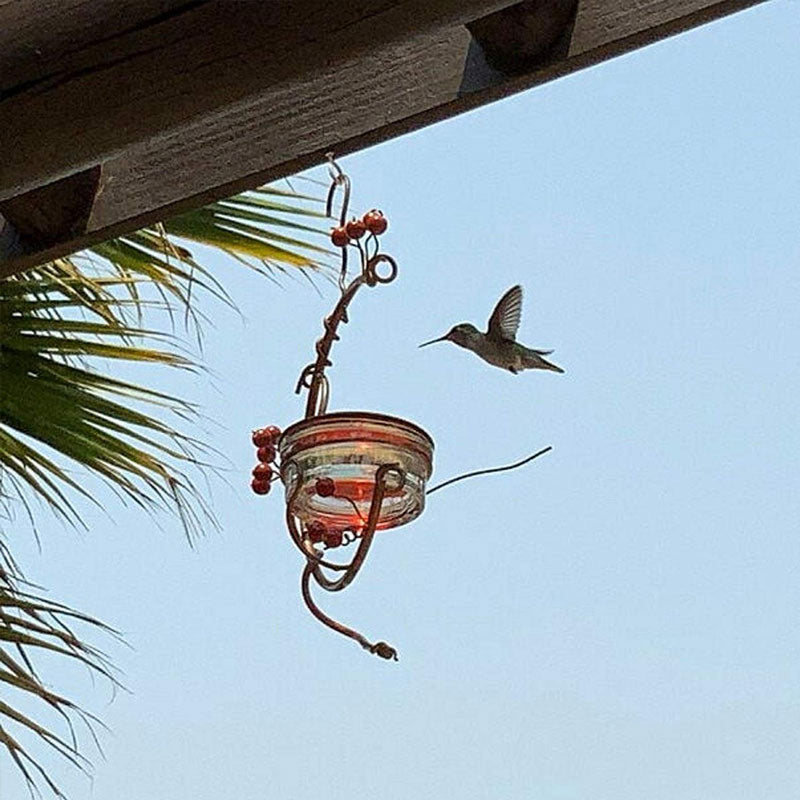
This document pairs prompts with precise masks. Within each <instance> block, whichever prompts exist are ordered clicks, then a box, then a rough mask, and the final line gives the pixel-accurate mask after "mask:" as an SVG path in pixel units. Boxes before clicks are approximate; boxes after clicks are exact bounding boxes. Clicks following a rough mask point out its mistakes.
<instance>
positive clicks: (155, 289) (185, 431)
mask: <svg viewBox="0 0 800 800" xmlns="http://www.w3.org/2000/svg"><path fill="white" fill-rule="evenodd" d="M321 207H322V203H321V201H319V200H316V199H315V198H310V197H304V196H302V195H299V194H296V193H294V192H292V191H287V190H285V189H282V188H280V187H264V188H263V189H260V190H257V191H255V192H248V193H245V194H243V195H239V196H237V197H235V198H231V199H230V200H226V201H221V202H218V203H214V204H212V205H211V206H208V207H207V208H203V209H198V210H197V211H192V212H188V213H186V214H182V215H180V216H178V217H176V218H174V219H172V220H169V221H167V222H165V223H163V224H159V225H155V226H153V227H151V228H146V229H144V230H141V231H137V232H135V233H132V234H130V235H126V236H123V237H120V238H118V239H115V240H112V241H109V242H106V243H104V244H101V245H97V246H96V247H94V248H92V249H91V250H89V251H85V252H83V253H79V254H76V255H75V256H72V257H70V258H62V259H59V260H57V261H54V262H52V263H49V264H46V265H43V266H41V267H38V268H36V269H33V270H30V271H28V272H26V273H24V274H22V275H20V276H16V277H14V278H9V279H6V280H3V281H0V686H4V687H7V688H10V689H13V690H14V691H16V692H21V693H23V694H24V695H26V696H28V697H32V698H36V699H38V700H39V701H41V703H43V704H44V706H46V707H48V708H49V709H51V710H53V711H55V712H57V715H58V716H59V717H61V719H62V720H63V721H64V722H65V723H66V725H67V732H68V736H67V737H62V736H59V735H58V734H56V733H54V732H53V731H52V730H51V729H50V728H49V727H48V726H47V725H45V724H42V723H41V722H38V721H36V720H34V719H33V718H32V717H31V716H30V715H26V714H23V713H22V712H20V711H19V710H18V709H16V708H14V707H12V706H11V705H10V703H9V702H7V701H6V700H5V699H2V700H0V745H1V746H2V747H0V752H2V751H3V749H4V750H5V752H6V753H7V754H8V755H9V756H10V758H11V760H12V761H13V763H14V764H15V765H16V766H17V767H18V768H19V770H20V771H21V772H22V775H23V776H24V779H25V782H26V783H27V785H28V787H29V789H30V790H31V793H33V792H37V791H38V789H39V788H40V787H42V788H44V787H46V788H47V789H49V790H50V791H51V792H52V793H54V794H55V795H56V796H60V794H59V790H58V788H57V787H56V785H55V784H54V783H53V781H52V780H51V778H50V777H49V776H48V774H47V772H46V770H45V769H44V768H43V767H42V765H41V763H40V761H39V760H38V757H37V756H36V755H34V754H32V753H31V752H29V749H26V747H25V746H24V745H23V744H22V738H20V735H19V734H20V733H23V734H25V735H27V736H28V737H30V736H33V737H34V738H37V737H38V739H39V740H40V741H41V742H43V743H44V744H45V745H47V746H48V747H49V748H51V749H53V750H54V751H55V752H57V753H59V754H60V755H61V756H63V757H65V758H67V759H68V760H69V761H71V762H72V763H73V764H75V765H76V766H77V767H79V768H81V769H85V768H86V767H87V766H88V764H87V762H86V761H85V759H84V757H83V756H82V755H81V754H80V752H79V748H78V742H77V738H76V736H75V733H74V731H73V724H74V721H75V720H76V719H80V720H83V721H84V722H86V723H87V724H88V725H89V727H90V729H91V722H92V718H91V717H89V716H88V715H87V714H85V712H83V711H81V710H80V709H78V708H77V707H76V706H75V705H74V704H73V703H71V702H70V701H69V700H68V699H67V698H65V697H62V696H60V695H58V694H56V693H54V692H52V691H51V690H50V689H48V688H46V687H45V685H44V684H43V683H42V681H41V680H40V679H39V677H38V675H37V674H36V672H35V670H34V668H33V661H34V660H35V655H36V653H37V652H43V651H48V652H51V653H55V654H57V655H60V656H63V657H65V658H68V659H72V660H77V661H80V662H83V663H84V664H86V665H87V666H88V667H89V668H90V669H91V670H93V671H94V672H96V673H99V674H101V675H103V676H104V677H106V678H108V679H109V680H112V681H114V676H113V672H112V670H111V668H110V666H109V664H108V662H107V661H106V660H105V659H104V657H103V656H102V654H100V653H99V652H97V651H96V650H94V649H93V648H92V647H91V646H90V645H88V644H86V643H84V642H83V641H81V640H80V639H79V638H78V637H77V636H76V635H75V634H73V633H72V631H71V630H70V629H69V628H68V627H67V626H66V624H65V623H66V621H69V620H73V621H75V622H79V623H81V624H84V625H88V626H90V627H94V628H101V629H102V628H103V627H104V626H103V625H102V624H101V623H99V622H98V621H97V620H95V619H93V618H91V617H88V616H85V615H81V614H79V613H77V612H74V611H71V610H70V609H68V608H66V607H64V606H61V605H58V604H56V603H52V602H48V601H46V600H44V599H42V598H41V597H39V596H36V595H32V594H28V593H27V592H26V591H25V590H24V582H23V581H22V579H21V577H20V576H19V574H18V572H16V571H15V568H14V564H13V560H12V559H11V554H10V553H9V551H8V549H7V546H6V545H5V544H4V541H3V533H4V531H3V528H2V525H3V521H4V520H5V521H8V522H12V523H13V522H14V521H15V520H16V518H17V516H18V514H19V512H20V511H22V512H23V513H24V514H25V515H26V516H27V518H28V520H29V522H30V524H31V525H32V526H33V528H34V532H35V531H36V527H35V524H36V514H35V513H34V506H33V505H32V503H31V501H32V500H33V499H37V500H39V501H42V502H43V503H44V504H45V506H47V507H49V508H50V509H51V510H52V511H53V512H54V513H55V514H56V515H57V516H59V517H61V518H62V519H64V520H66V521H68V522H69V523H71V524H75V525H80V524H82V523H81V516H80V505H79V504H77V503H76V499H78V498H83V499H85V500H89V501H91V502H96V501H94V500H93V499H92V497H91V495H90V494H89V493H88V491H87V490H86V489H84V488H83V479H82V477H81V473H83V472H88V473H91V474H93V475H95V476H97V477H98V478H100V479H101V480H102V481H104V482H105V483H106V484H107V485H108V486H109V487H111V489H112V490H113V491H114V492H115V493H117V494H118V495H119V496H120V498H121V499H123V500H126V499H127V500H129V501H132V502H133V503H134V504H136V505H138V506H140V507H142V508H144V509H146V510H148V511H150V512H158V511H163V510H171V511H172V512H173V513H175V514H176V515H177V517H178V518H179V520H180V523H181V525H182V527H183V529H184V531H185V532H186V534H187V536H189V537H190V539H191V538H192V537H194V536H195V535H196V534H197V533H198V532H199V531H201V530H202V529H204V528H206V527H208V526H209V525H211V526H213V525H214V524H215V522H214V518H213V515H212V514H211V512H210V510H209V509H207V508H206V506H205V504H204V502H203V498H202V497H201V496H200V495H199V494H198V493H197V492H196V491H195V490H194V488H193V487H194V486H195V485H198V484H199V481H198V480H196V478H197V477H199V475H198V474H202V473H204V472H207V471H208V470H209V469H213V468H212V467H211V466H209V464H208V461H209V459H210V458H211V455H212V454H209V453H208V452H207V451H206V449H205V447H204V446H203V445H202V444H201V442H200V441H198V439H197V438H195V437H193V436H192V433H191V431H192V428H193V426H194V425H195V424H196V422H197V419H198V409H197V408H195V406H194V405H193V404H192V403H190V402H187V401H186V400H183V399H181V398H178V397H173V396H170V395H169V394H166V393H163V392H158V391H155V390H153V389H150V388H149V387H147V386H145V385H137V384H135V383H131V382H128V381H125V380H121V379H120V378H117V377H115V376H114V375H113V374H112V373H113V369H114V365H115V364H119V363H120V362H129V363H144V364H149V365H151V366H152V367H157V368H160V369H162V368H173V369H183V370H197V369H199V366H198V365H196V364H195V363H194V361H193V360H192V358H191V357H190V356H189V355H188V353H187V350H186V347H185V346H184V345H183V344H182V342H181V341H180V340H179V339H178V338H176V334H175V314H176V312H179V313H182V314H183V317H184V321H185V324H187V325H189V326H193V327H194V328H195V330H196V328H197V325H198V323H199V322H200V321H201V319H202V317H201V312H200V311H199V310H198V309H197V308H196V302H195V301H196V298H197V296H198V293H206V294H208V295H210V296H211V297H213V298H214V299H216V300H218V301H221V302H224V303H228V304H231V303H232V300H231V298H230V297H229V296H228V294H227V292H226V291H225V289H224V287H223V285H222V282H221V281H220V280H219V279H218V278H217V277H216V276H215V275H214V274H212V272H211V271H210V270H209V269H208V268H207V267H204V266H203V265H202V264H201V263H199V262H198V260H197V259H196V258H195V256H194V254H193V253H192V250H191V248H192V247H193V246H194V245H202V246H208V247H214V248H216V249H218V250H222V251H224V252H226V253H227V254H229V255H230V256H231V257H232V259H233V260H235V261H236V262H243V263H245V264H247V265H248V266H249V267H251V268H253V269H256V270H257V271H259V272H261V273H262V274H264V275H267V276H271V273H273V272H276V271H277V272H284V271H286V270H288V269H298V268H299V269H300V270H302V271H304V272H315V271H319V270H321V269H322V268H323V266H322V264H321V262H320V261H319V259H320V258H321V257H322V256H324V255H325V253H326V250H325V249H324V247H323V246H322V245H321V244H320V242H321V241H323V240H322V239H321V238H319V237H322V236H323V235H324V234H325V233H326V231H327V223H326V222H325V223H323V222H322V220H325V219H326V218H325V216H324V214H323V213H322V212H321V211H320V210H319V209H320V208H321ZM300 218H302V220H303V221H302V222H300V221H299V219H300ZM315 238H316V239H318V241H314V239H315ZM165 312H166V313H167V314H168V315H169V319H170V320H171V323H170V325H169V327H168V328H167V329H164V326H163V324H161V323H163V321H164V320H165V317H164V313H165ZM147 323H149V324H147ZM92 735H93V734H92Z"/></svg>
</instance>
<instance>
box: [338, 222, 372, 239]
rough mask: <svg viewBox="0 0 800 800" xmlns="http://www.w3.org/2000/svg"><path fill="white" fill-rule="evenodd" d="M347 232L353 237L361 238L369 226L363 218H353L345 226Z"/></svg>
mask: <svg viewBox="0 0 800 800" xmlns="http://www.w3.org/2000/svg"><path fill="white" fill-rule="evenodd" d="M344 229H345V232H346V233H347V235H348V236H349V237H350V238H351V239H360V238H361V237H362V236H363V235H364V234H365V233H366V232H367V226H366V225H365V224H364V221H363V220H360V219H351V220H350V222H348V223H347V225H345V226H344Z"/></svg>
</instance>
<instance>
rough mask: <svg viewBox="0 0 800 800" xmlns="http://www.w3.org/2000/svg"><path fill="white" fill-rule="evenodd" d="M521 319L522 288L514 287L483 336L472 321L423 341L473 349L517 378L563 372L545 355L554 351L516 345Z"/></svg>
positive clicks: (504, 297)
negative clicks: (532, 371) (529, 372)
mask: <svg viewBox="0 0 800 800" xmlns="http://www.w3.org/2000/svg"><path fill="white" fill-rule="evenodd" d="M520 319H522V287H521V286H512V287H511V288H510V289H509V290H508V291H507V292H506V293H505V294H504V295H503V296H502V297H501V298H500V301H499V302H498V303H497V305H496V306H495V308H494V311H493V312H492V316H491V317H489V326H488V330H487V331H486V333H481V332H480V331H479V330H478V329H477V328H476V327H475V326H474V325H472V324H471V323H469V322H462V323H461V324H460V325H456V326H455V327H454V328H451V329H450V330H449V331H448V332H447V333H446V334H445V335H444V336H440V337H439V338H438V339H431V341H429V342H424V343H423V344H421V345H420V347H427V346H428V345H429V344H434V342H444V341H447V342H454V343H455V344H457V345H458V346H459V347H466V348H467V350H472V352H473V353H475V355H477V356H480V357H481V358H482V359H483V360H484V361H488V362H489V363H490V364H492V365H493V366H495V367H500V368H501V369H507V370H508V371H509V372H513V373H514V374H515V375H516V374H517V373H518V372H520V371H521V370H523V369H549V370H551V371H552V372H563V371H564V370H563V369H561V367H557V366H556V365H555V364H551V363H550V362H549V361H547V360H545V359H544V358H543V356H549V355H550V353H552V352H553V351H552V350H533V349H532V348H530V347H525V345H522V344H519V342H517V340H516V338H517V331H518V330H519V323H520Z"/></svg>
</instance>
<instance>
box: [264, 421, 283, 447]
mask: <svg viewBox="0 0 800 800" xmlns="http://www.w3.org/2000/svg"><path fill="white" fill-rule="evenodd" d="M267 433H269V435H270V436H271V437H272V444H278V439H280V438H281V429H280V428H279V427H278V426H277V425H270V426H268V427H267Z"/></svg>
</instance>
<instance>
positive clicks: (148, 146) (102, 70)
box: [0, 0, 761, 275]
mask: <svg viewBox="0 0 800 800" xmlns="http://www.w3.org/2000/svg"><path fill="white" fill-rule="evenodd" d="M760 1H761V0H580V1H579V3H578V6H577V10H574V9H570V8H568V9H567V10H569V11H570V14H569V15H568V19H567V23H566V24H567V25H568V30H566V33H565V31H561V32H560V33H559V32H558V31H557V30H556V33H559V35H558V36H557V37H556V39H557V43H558V46H557V47H552V46H551V47H549V48H544V49H542V48H539V50H537V51H536V54H535V55H536V57H535V58H531V59H529V60H528V61H525V62H524V63H520V62H519V60H517V63H516V64H515V65H512V67H513V68H511V69H506V71H503V66H504V65H503V64H502V63H501V61H498V59H497V55H496V53H495V55H494V56H493V55H492V54H491V53H490V49H491V45H489V44H488V42H489V40H490V39H491V36H492V34H491V33H486V30H487V29H486V27H484V30H483V32H480V25H478V26H477V28H476V25H475V21H476V20H477V19H480V18H482V17H488V16H489V15H490V14H494V13H495V12H497V11H500V10H502V9H504V8H507V6H508V5H509V4H508V3H507V2H490V1H489V0H487V1H486V2H476V1H475V0H452V1H451V0H437V2H433V0H425V1H424V2H423V1H422V0H420V2H417V1H416V0H407V1H406V2H389V0H385V1H384V2H380V1H379V0H373V2H372V3H370V4H366V3H356V2H349V3H338V4H328V3H321V4H320V3H318V2H310V0H308V1H307V2H306V3H305V5H304V8H305V11H306V12H307V13H306V14H305V16H303V15H300V17H301V18H298V6H299V4H298V3H292V4H291V7H288V6H286V5H285V4H282V3H277V4H266V3H264V4H262V3H230V4H221V3H211V4H201V5H199V6H197V8H195V9H194V10H191V11H188V12H186V13H185V14H182V15H181V17H180V19H181V20H182V21H183V23H182V25H178V26H177V27H176V28H173V27H172V25H175V24H177V23H176V22H175V20H171V19H167V20H166V21H163V22H161V23H159V24H158V25H157V26H156V27H157V28H158V29H159V30H160V31H161V33H160V34H159V35H160V37H161V38H160V39H159V40H158V41H159V42H162V43H163V46H160V45H159V46H155V45H154V44H153V39H152V37H151V40H150V44H151V48H150V49H149V50H145V51H141V50H140V49H137V48H142V46H143V41H144V40H143V39H142V38H141V34H142V30H137V31H136V32H135V33H134V34H130V35H129V36H123V37H122V39H121V40H120V41H118V42H115V44H114V48H112V52H111V53H110V54H107V55H108V60H107V61H104V62H103V64H102V65H100V66H98V67H97V69H95V70H89V71H88V72H86V71H85V70H86V67H83V68H82V69H83V70H84V71H79V74H75V75H73V74H71V73H70V74H68V75H62V77H61V78H60V79H58V80H56V81H55V82H53V83H48V82H47V80H46V79H44V82H42V80H41V79H40V80H39V82H37V83H35V84H34V87H33V88H32V89H31V90H30V91H28V90H25V89H23V90H22V91H19V92H16V93H15V94H13V95H11V96H10V97H9V99H7V100H3V101H0V136H1V137H3V139H4V140H5V138H6V137H8V136H12V137H13V139H11V142H12V143H13V147H11V148H9V147H7V146H5V145H4V146H2V147H0V197H3V196H6V197H8V196H10V195H13V194H18V193H20V192H25V191H26V190H28V189H30V188H31V187H32V186H34V185H36V184H37V183H40V182H49V181H50V180H51V179H53V178H54V177H58V176H63V175H64V174H70V172H72V171H77V170H81V169H85V168H86V167H87V166H88V167H91V166H92V165H93V164H96V163H97V162H98V161H101V160H102V161H104V163H103V169H102V176H101V178H100V182H99V185H98V190H97V194H96V197H95V198H94V203H93V207H92V211H91V215H90V217H89V219H88V221H87V224H86V225H85V230H84V231H83V233H82V234H81V235H77V236H72V237H68V238H66V239H64V240H63V241H61V242H58V243H56V244H52V245H50V246H42V247H40V248H39V249H38V250H30V249H29V250H28V252H27V253H24V254H23V255H16V256H11V257H10V258H6V260H5V261H2V255H0V275H2V274H8V273H9V272H12V271H17V270H19V269H24V268H25V267H27V266H32V265H34V264H35V263H40V262H41V261H43V260H48V259H50V258H53V257H55V256H56V255H63V254H65V253H67V252H70V251H72V250H75V249H79V248H81V247H85V246H87V245H88V244H91V243H92V242H97V241H101V240H103V239H107V238H109V237H111V236H115V235H119V234H120V233H123V232H125V231H129V230H132V229H135V228H137V227H141V226H142V225H145V224H150V223H152V222H154V221H156V220H158V219H163V218H165V217H167V216H169V215H171V214H174V213H177V212H180V211H182V210H186V209H187V208H192V207H196V206H198V205H202V204H204V203H206V202H210V201H212V200H215V199H219V198H220V197H224V196H228V195H230V194H233V193H236V192H238V191H242V190H244V189H247V188H252V187H253V186H256V185H258V184H259V183H262V182H265V181H268V180H272V179H275V178H278V177H281V176H284V175H287V174H292V173H294V172H297V171H299V170H301V169H304V168H306V167H309V166H311V165H313V164H315V163H319V162H320V161H321V160H322V158H323V157H324V153H325V152H326V151H328V150H331V149H333V150H335V151H336V152H337V154H339V155H341V154H344V153H347V152H350V151H353V150H356V149H360V148H362V147H365V146H367V145H369V144H372V143H375V142H378V141H382V140H384V139H387V138H389V137H392V136H396V135H398V134H401V133H404V132H406V131H409V130H413V129H416V128H419V127H422V126H424V125H427V124H430V123H432V122H435V121H437V120H440V119H444V118H447V117H450V116H453V115H454V114H457V113H460V112H462V111H465V110H467V109H470V108H474V107H475V106H477V105H480V104H483V103H486V102H490V101H492V100H494V99H497V98H499V97H502V96H505V95H508V94H511V93H513V92H517V91H520V90H522V89H525V88H528V87H530V86H534V85H536V84H539V83H542V82H544V81H548V80H551V79H553V78H556V77H559V76H561V75H564V74H567V73H569V72H572V71H574V70H577V69H581V68H583V67H586V66H589V65H591V64H596V63H598V62H600V61H603V60H605V59H607V58H610V57H612V56H615V55H617V54H619V53H623V52H626V51H629V50H632V49H635V48H637V47H641V46H643V45H646V44H649V43H650V42H653V41H656V40H658V39H661V38H664V37H665V36H669V35H672V34H675V33H678V32H680V31H683V30H686V29H688V28H691V27H693V26H696V25H700V24H703V23H705V22H708V21H710V20H713V19H716V18H718V17H720V16H724V15H726V14H730V13H732V12H734V11H738V10H740V9H742V8H745V7H747V6H750V5H754V4H755V3H757V2H760ZM558 2H561V0H558ZM525 5H526V6H527V7H528V8H527V10H528V12H530V13H535V11H536V9H535V8H534V6H537V5H539V6H540V9H544V11H542V13H546V12H547V9H548V4H537V3H526V4H525ZM221 6H222V7H224V8H225V9H226V14H225V16H226V20H222V19H217V22H218V23H219V24H218V25H217V26H216V27H215V28H211V30H212V32H213V34H214V36H216V37H217V38H218V39H219V42H217V41H216V40H214V42H211V41H209V40H208V38H203V37H204V36H207V31H208V29H207V28H204V29H203V30H205V31H206V33H204V32H203V30H200V29H197V30H195V29H194V28H191V30H190V29H189V28H186V27H185V23H186V20H187V19H189V18H192V19H195V17H194V16H193V15H195V14H201V13H202V14H212V17H213V14H219V13H220V11H219V9H220V7H221ZM332 6H336V13H333V12H331V7H332ZM342 6H347V7H348V8H349V10H350V13H349V15H348V14H347V13H345V14H344V17H342V15H341V8H342ZM432 7H435V8H432ZM359 9H360V11H359ZM364 9H370V10H371V11H370V12H369V13H368V12H365V10H364ZM345 10H347V9H345ZM267 11H269V12H270V13H271V16H268V17H263V18H261V22H262V25H261V27H260V28H258V27H253V26H254V25H255V18H254V17H253V15H254V14H255V15H258V14H266V13H267ZM573 12H574V13H573ZM239 15H244V16H242V17H239ZM232 17H237V19H231V18H232ZM203 19H205V21H206V23H207V22H208V21H209V19H211V18H209V17H203ZM243 21H249V25H250V26H251V27H250V30H249V31H248V30H247V29H246V28H243V27H242V25H243ZM267 22H269V23H270V24H269V25H267V27H264V26H265V25H266V23H267ZM466 24H470V27H471V28H472V29H473V30H476V35H477V37H478V39H479V40H481V39H482V41H483V42H484V46H485V48H486V50H485V51H484V50H483V49H482V48H481V46H480V45H479V44H478V42H477V41H476V39H473V37H472V36H471V35H470V33H469V31H468V29H467V28H466V27H465V25H466ZM164 26H166V27H164ZM182 26H183V35H182V36H181V37H177V38H176V32H177V31H180V30H181V28H182ZM533 30H537V29H536V27H535V26H534V27H533ZM512 33H513V31H512ZM245 34H248V35H245ZM130 36H132V37H133V40H135V41H133V44H132V43H131V39H130ZM254 37H256V38H257V39H258V43H259V44H260V45H261V46H260V47H259V46H256V47H255V48H254ZM270 37H271V38H270ZM212 38H213V37H212ZM495 38H497V37H496V36H495ZM500 38H501V39H502V35H501V37H500ZM201 42H204V43H205V44H204V46H201ZM268 42H271V47H270V46H269V45H268ZM502 47H503V44H502V41H501V44H500V48H501V49H502ZM534 49H535V48H534ZM254 50H255V51H256V52H255V53H254ZM506 51H507V52H508V51H509V48H506ZM511 51H513V47H512V48H511ZM84 57H85V56H84ZM187 59H188V61H187ZM490 60H491V61H493V64H490V63H488V62H489V61H490ZM498 66H499V67H501V69H498ZM506 67H508V65H506ZM509 73H516V74H509ZM239 82H241V84H242V85H239ZM76 103H79V105H78V106H76V105H75V104H76ZM76 107H78V108H80V109H81V113H76V112H75V108H76ZM84 111H85V113H84ZM12 112H13V114H12ZM43 118H44V119H47V120H48V124H47V125H46V126H42V125H41V124H40V120H41V119H43ZM187 120H190V122H189V123H188V124H187ZM10 150H11V151H12V152H11V153H10V155H9V151H10Z"/></svg>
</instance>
